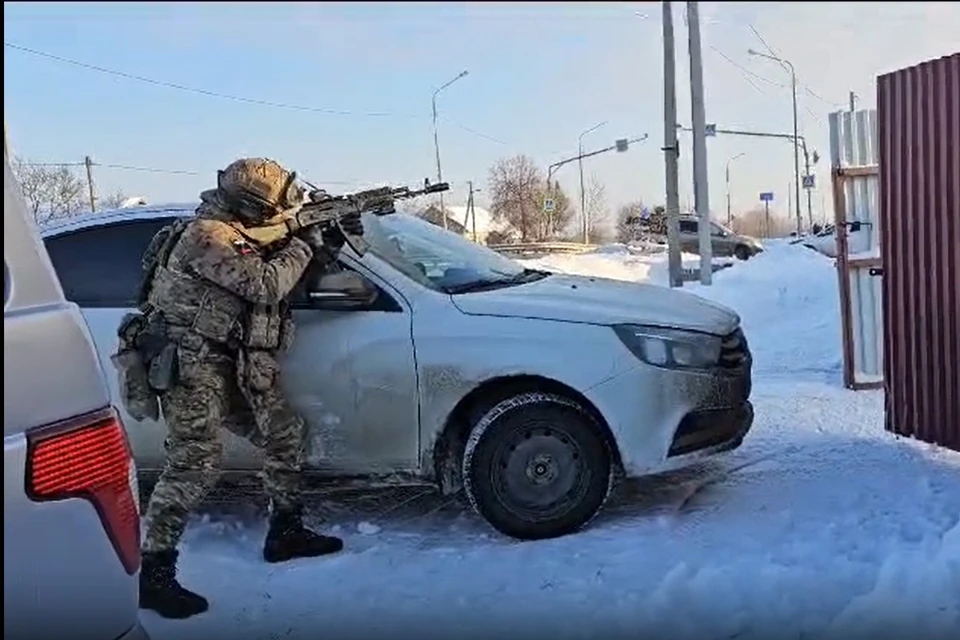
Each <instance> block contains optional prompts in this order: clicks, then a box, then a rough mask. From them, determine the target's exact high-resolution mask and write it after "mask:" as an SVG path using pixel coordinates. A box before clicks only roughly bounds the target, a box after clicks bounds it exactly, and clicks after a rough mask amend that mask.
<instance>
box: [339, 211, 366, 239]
mask: <svg viewBox="0 0 960 640" xmlns="http://www.w3.org/2000/svg"><path fill="white" fill-rule="evenodd" d="M340 228H341V229H343V232H344V233H349V234H350V235H352V236H362V235H363V222H362V221H361V220H360V212H359V211H353V212H350V213H348V214H347V215H345V216H343V217H342V218H340Z"/></svg>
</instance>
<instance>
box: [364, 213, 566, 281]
mask: <svg viewBox="0 0 960 640" xmlns="http://www.w3.org/2000/svg"><path fill="white" fill-rule="evenodd" d="M363 225H364V237H365V238H366V240H367V242H368V243H369V246H370V253H372V254H374V255H376V256H377V257H378V258H381V259H382V260H384V261H386V262H387V263H389V264H390V265H391V266H392V267H394V268H395V269H397V270H398V271H400V272H401V273H403V274H404V275H406V276H407V277H409V278H411V279H413V280H416V281H417V282H419V283H420V284H422V285H424V286H426V287H429V288H431V289H434V290H437V291H444V292H447V293H468V292H471V291H482V290H486V289H495V288H500V287H507V286H513V285H518V284H523V283H525V282H530V281H533V280H537V279H540V278H543V277H545V276H546V275H549V274H547V273H546V272H544V271H538V270H535V269H526V268H524V266H523V265H521V264H520V263H518V262H516V261H514V260H511V259H510V258H507V257H504V256H502V255H500V254H499V253H496V252H495V251H492V250H490V249H488V248H486V247H484V246H481V245H479V244H476V243H474V242H471V241H470V240H467V239H466V238H464V237H462V236H459V235H457V234H456V233H453V232H450V231H446V230H444V229H441V228H440V227H438V226H436V225H433V224H431V223H429V222H426V221H425V220H421V219H420V218H417V217H415V216H412V215H409V214H405V213H396V214H391V215H386V216H376V215H372V214H364V216H363Z"/></svg>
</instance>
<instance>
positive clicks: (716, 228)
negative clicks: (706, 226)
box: [710, 222, 726, 236]
mask: <svg viewBox="0 0 960 640" xmlns="http://www.w3.org/2000/svg"><path fill="white" fill-rule="evenodd" d="M725 233H726V232H725V231H724V230H723V227H721V226H720V225H718V224H717V223H715V222H711V223H710V234H711V235H714V236H722V235H724V234H725Z"/></svg>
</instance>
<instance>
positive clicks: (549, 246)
mask: <svg viewBox="0 0 960 640" xmlns="http://www.w3.org/2000/svg"><path fill="white" fill-rule="evenodd" d="M488 248H490V249H493V250H494V251H496V252H497V253H503V254H505V255H510V256H535V255H544V254H547V253H586V252H587V251H592V250H593V249H596V248H597V245H594V244H583V243H580V242H518V243H515V244H494V245H488Z"/></svg>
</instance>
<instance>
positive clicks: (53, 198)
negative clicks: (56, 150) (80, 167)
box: [11, 158, 86, 224]
mask: <svg viewBox="0 0 960 640" xmlns="http://www.w3.org/2000/svg"><path fill="white" fill-rule="evenodd" d="M11 169H12V170H13V174H14V176H15V177H16V178H17V182H18V183H19V184H20V190H21V192H22V193H23V197H24V199H25V200H26V201H27V206H29V207H30V211H31V212H32V213H33V218H34V220H36V222H37V224H45V223H47V222H49V221H50V220H53V219H54V218H60V217H67V216H71V215H76V214H77V213H80V212H82V211H83V210H84V204H85V203H84V200H83V191H84V188H85V186H86V185H85V183H84V181H83V180H82V179H81V178H79V177H78V176H77V175H76V174H74V172H73V171H72V170H71V168H70V167H68V166H66V165H60V166H56V167H49V166H44V165H40V164H35V163H32V162H28V161H26V160H24V159H23V158H14V160H13V163H12V165H11Z"/></svg>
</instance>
